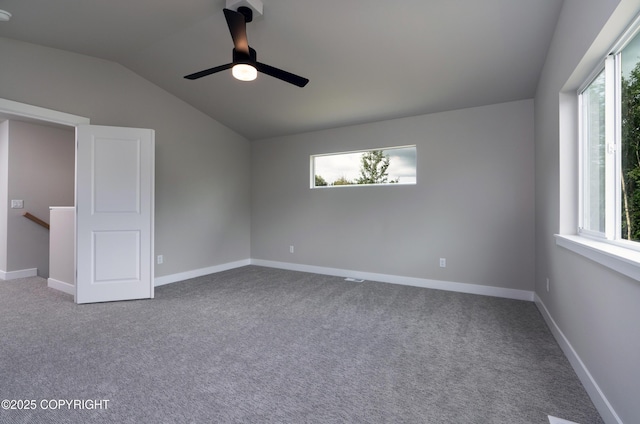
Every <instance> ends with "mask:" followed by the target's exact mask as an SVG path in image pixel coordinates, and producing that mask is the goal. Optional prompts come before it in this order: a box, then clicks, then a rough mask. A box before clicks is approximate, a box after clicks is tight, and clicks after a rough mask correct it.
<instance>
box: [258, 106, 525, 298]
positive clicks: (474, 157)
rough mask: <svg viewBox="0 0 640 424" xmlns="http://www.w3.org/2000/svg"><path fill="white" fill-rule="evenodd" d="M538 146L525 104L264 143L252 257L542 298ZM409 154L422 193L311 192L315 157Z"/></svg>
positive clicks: (383, 189) (400, 189) (416, 189)
mask: <svg viewBox="0 0 640 424" xmlns="http://www.w3.org/2000/svg"><path fill="white" fill-rule="evenodd" d="M533 139H534V134H533V101H532V100H525V101H519V102H512V103H505V104H498V105H491V106H484V107H478V108H472V109H465V110H456V111H451V112H444V113H438V114H432V115H423V116H416V117H410V118H403V119H395V120H390V121H383V122H377V123H372V124H364V125H358V126H351V127H345V128H337V129H331V130H324V131H318V132H311V133H306V134H300V135H294V136H287V137H280V138H272V139H266V140H259V141H256V142H253V143H252V156H251V164H252V221H251V256H252V258H254V259H261V260H270V261H279V262H288V263H294V264H304V265H313V266H322V267H330V268H338V269H347V270H357V271H366V272H373V273H381V274H390V275H397V276H406V277H415V278H424V279H435V280H443V281H451V282H460V283H471V284H481V285H487V286H496V287H505V288H513V289H520V290H530V291H532V290H533V285H534V280H533V275H534V259H533V258H534V226H533V223H534V215H533V214H534V201H533V199H534V162H533V160H534V145H533ZM408 144H416V145H417V156H418V160H417V174H418V177H417V184H416V185H415V186H413V185H403V186H370V187H341V188H326V189H313V190H311V189H310V188H309V174H310V171H309V156H310V155H313V154H320V153H331V152H343V151H350V150H358V149H370V148H377V147H389V146H394V145H408ZM290 245H294V246H295V253H294V254H291V253H289V246H290ZM441 257H444V258H446V259H447V267H446V268H440V267H439V265H438V259H439V258H441Z"/></svg>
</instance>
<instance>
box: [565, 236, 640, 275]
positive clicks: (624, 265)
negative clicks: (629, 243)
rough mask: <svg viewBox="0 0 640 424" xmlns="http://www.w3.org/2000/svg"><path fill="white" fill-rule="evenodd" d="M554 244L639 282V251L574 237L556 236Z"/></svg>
mask: <svg viewBox="0 0 640 424" xmlns="http://www.w3.org/2000/svg"><path fill="white" fill-rule="evenodd" d="M555 238H556V244H557V245H558V246H561V247H564V248H565V249H568V250H570V251H572V252H574V253H577V254H579V255H582V256H584V257H586V258H588V259H591V260H592V261H594V262H597V263H599V264H600V265H604V266H606V267H607V268H611V269H612V270H614V271H617V272H619V273H621V274H623V275H626V276H627V277H631V278H633V279H634V280H636V281H640V251H637V250H633V249H627V248H624V247H622V246H617V245H615V244H612V243H607V242H603V241H598V240H593V239H590V238H587V237H581V236H576V235H562V234H556V235H555Z"/></svg>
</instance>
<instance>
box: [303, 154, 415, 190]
mask: <svg viewBox="0 0 640 424" xmlns="http://www.w3.org/2000/svg"><path fill="white" fill-rule="evenodd" d="M415 183H416V146H402V147H388V148H382V149H372V150H361V151H357V152H345V153H331V154H325V155H315V156H311V188H319V187H343V186H355V185H386V184H415Z"/></svg>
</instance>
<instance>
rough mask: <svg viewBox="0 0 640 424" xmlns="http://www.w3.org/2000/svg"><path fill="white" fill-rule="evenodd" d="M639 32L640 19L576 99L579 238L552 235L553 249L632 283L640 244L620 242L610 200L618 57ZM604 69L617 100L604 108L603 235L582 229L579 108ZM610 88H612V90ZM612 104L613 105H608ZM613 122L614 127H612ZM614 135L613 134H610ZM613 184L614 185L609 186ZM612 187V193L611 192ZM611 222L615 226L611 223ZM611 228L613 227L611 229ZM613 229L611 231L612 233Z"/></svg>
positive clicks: (615, 176) (614, 177) (616, 158)
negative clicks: (629, 279) (575, 256)
mask: <svg viewBox="0 0 640 424" xmlns="http://www.w3.org/2000/svg"><path fill="white" fill-rule="evenodd" d="M639 31H640V19H639V18H636V19H635V21H634V23H633V24H632V25H631V26H630V27H629V28H628V29H627V30H626V31H625V32H624V34H623V35H622V36H621V37H620V38H619V39H618V41H617V42H616V43H615V44H614V46H613V48H612V49H611V50H610V51H611V53H610V54H609V56H607V58H605V60H604V61H603V62H601V63H600V64H599V65H598V67H597V68H596V69H595V70H594V72H593V73H592V74H591V75H590V76H589V78H588V79H587V80H586V81H585V83H584V84H583V85H582V86H581V87H580V88H579V89H578V92H577V94H578V96H579V101H578V104H579V111H578V115H577V117H578V123H579V124H578V128H579V152H578V156H579V159H578V160H579V162H578V168H579V175H580V176H579V178H578V197H579V207H578V210H579V215H578V234H555V239H556V245H557V246H560V247H563V248H565V249H568V250H570V251H572V252H574V253H577V254H579V255H581V256H583V257H586V258H588V259H590V260H592V261H594V262H596V263H598V264H600V265H602V266H604V267H607V268H609V269H611V270H613V271H616V272H618V273H620V274H622V275H625V276H627V277H630V278H632V279H633V280H635V281H640V242H634V241H628V240H624V239H621V238H620V234H619V233H620V227H621V222H620V220H621V217H620V216H619V214H616V213H612V210H611V209H612V208H613V207H614V206H613V204H614V203H615V200H614V201H613V202H612V201H611V197H614V199H615V198H619V194H620V193H616V191H619V190H620V185H621V181H620V176H619V174H620V168H619V166H620V154H621V149H620V148H619V146H618V145H616V144H617V143H619V140H621V134H620V132H621V129H620V125H618V123H617V117H618V116H620V115H619V114H620V107H621V106H620V100H621V99H620V98H619V95H620V88H621V81H620V75H619V74H620V73H619V71H618V70H619V67H620V66H621V65H620V61H619V56H617V54H618V53H619V52H620V51H621V50H622V49H623V48H624V47H625V46H626V45H627V44H628V43H629V41H630V40H631V39H632V38H633V37H635V36H636V34H637V33H638V32H639ZM603 69H604V71H605V74H606V76H605V81H606V84H607V86H608V87H607V91H606V95H607V96H611V95H615V96H616V97H618V98H615V99H611V98H608V99H607V100H606V101H607V104H613V105H615V107H614V108H613V109H611V108H609V109H608V110H606V111H605V119H606V120H607V121H608V122H607V126H606V128H607V129H606V131H607V132H608V134H607V135H606V139H607V140H614V143H616V144H609V142H608V143H607V146H606V150H607V158H606V161H607V162H608V165H607V167H606V168H607V170H606V171H605V172H606V174H605V180H606V183H605V187H607V189H606V194H605V196H606V197H607V201H606V205H607V206H606V212H605V213H606V217H607V218H606V220H607V221H608V222H606V224H605V233H598V232H595V231H588V230H585V229H584V228H583V225H582V220H583V217H584V214H583V209H582V208H583V205H584V203H583V198H582V196H583V186H582V184H583V178H584V174H583V166H584V162H583V160H584V152H583V148H584V143H583V137H582V132H583V126H582V121H581V120H582V117H583V116H582V104H581V101H580V100H581V96H580V93H582V91H584V89H585V88H586V87H587V86H588V85H589V84H591V83H592V81H593V79H595V78H596V76H597V75H598V74H599V73H600V72H601V71H602V70H603ZM612 88H615V89H614V90H612ZM611 100H613V102H611ZM612 121H613V122H616V125H611V124H612ZM612 131H613V133H611V132H612ZM611 162H613V163H615V166H611ZM612 182H613V183H612ZM611 187H613V188H614V189H611ZM611 219H613V220H614V221H615V222H612V221H611ZM612 224H613V225H612ZM612 229H613V231H612Z"/></svg>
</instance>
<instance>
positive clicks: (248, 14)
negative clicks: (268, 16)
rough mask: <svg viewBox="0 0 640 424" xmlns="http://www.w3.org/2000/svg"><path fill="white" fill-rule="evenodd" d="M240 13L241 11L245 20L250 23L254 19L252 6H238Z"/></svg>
mask: <svg viewBox="0 0 640 424" xmlns="http://www.w3.org/2000/svg"><path fill="white" fill-rule="evenodd" d="M238 13H240V14H242V16H244V21H245V22H246V23H249V22H251V21H253V9H251V8H250V7H247V6H240V7H239V8H238Z"/></svg>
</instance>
